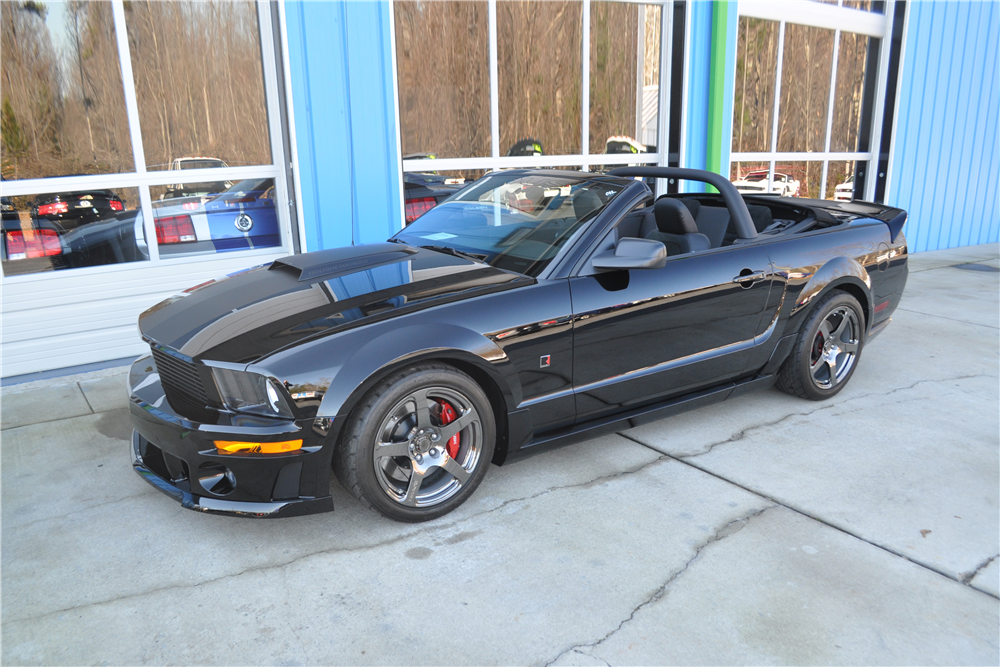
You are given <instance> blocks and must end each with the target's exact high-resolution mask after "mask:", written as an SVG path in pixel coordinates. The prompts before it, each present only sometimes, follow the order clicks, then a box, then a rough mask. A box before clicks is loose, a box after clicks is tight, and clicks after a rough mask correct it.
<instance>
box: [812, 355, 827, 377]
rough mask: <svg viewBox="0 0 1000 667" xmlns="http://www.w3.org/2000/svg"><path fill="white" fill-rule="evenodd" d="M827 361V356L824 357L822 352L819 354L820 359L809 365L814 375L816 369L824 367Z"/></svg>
mask: <svg viewBox="0 0 1000 667" xmlns="http://www.w3.org/2000/svg"><path fill="white" fill-rule="evenodd" d="M825 363H826V357H824V356H823V355H822V354H821V355H819V359H817V360H816V361H814V362H813V364H812V365H811V366H810V367H809V372H810V373H812V374H813V375H816V371H818V370H819V369H820V368H822V367H823V364H825Z"/></svg>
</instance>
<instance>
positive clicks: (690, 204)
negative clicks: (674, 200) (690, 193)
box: [680, 199, 701, 222]
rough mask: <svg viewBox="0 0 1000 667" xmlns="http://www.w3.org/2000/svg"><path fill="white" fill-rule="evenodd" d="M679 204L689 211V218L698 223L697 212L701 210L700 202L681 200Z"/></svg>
mask: <svg viewBox="0 0 1000 667" xmlns="http://www.w3.org/2000/svg"><path fill="white" fill-rule="evenodd" d="M680 201H681V202H683V203H684V205H685V206H687V208H688V210H689V211H691V217H692V218H694V219H695V222H697V221H698V211H700V210H701V202H700V201H698V200H697V199H681V200H680Z"/></svg>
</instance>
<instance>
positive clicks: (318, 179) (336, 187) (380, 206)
mask: <svg viewBox="0 0 1000 667" xmlns="http://www.w3.org/2000/svg"><path fill="white" fill-rule="evenodd" d="M285 19H286V23H287V34H288V56H289V66H290V69H291V83H292V105H293V107H294V110H295V119H294V120H295V134H296V145H297V149H298V158H299V179H300V182H301V185H302V201H301V202H300V206H301V207H302V211H303V217H304V221H305V233H306V238H305V239H304V245H305V247H306V249H307V250H320V249H324V248H335V247H338V246H343V245H351V244H352V243H353V244H358V243H373V242H378V241H384V240H385V239H386V238H388V237H389V236H390V235H391V234H393V233H394V232H395V231H396V230H397V229H399V227H400V226H401V224H402V211H401V210H400V206H401V193H400V186H399V169H400V162H399V156H398V154H397V152H396V118H395V114H396V98H395V96H394V94H393V86H392V82H393V72H392V50H391V49H392V43H391V34H392V32H391V21H392V12H391V7H390V5H389V3H387V2H344V1H329V2H286V3H285Z"/></svg>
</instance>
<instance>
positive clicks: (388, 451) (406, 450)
mask: <svg viewBox="0 0 1000 667" xmlns="http://www.w3.org/2000/svg"><path fill="white" fill-rule="evenodd" d="M409 455H410V445H409V443H406V442H380V443H379V444H378V445H376V447H375V460H378V459H383V458H385V457H387V456H391V457H393V458H395V457H397V456H409Z"/></svg>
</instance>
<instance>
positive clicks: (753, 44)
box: [730, 0, 884, 201]
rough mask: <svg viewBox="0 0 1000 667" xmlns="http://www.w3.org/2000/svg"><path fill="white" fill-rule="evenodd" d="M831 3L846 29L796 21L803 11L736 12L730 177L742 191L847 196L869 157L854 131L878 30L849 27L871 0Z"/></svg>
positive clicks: (859, 123) (859, 124)
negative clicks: (775, 15) (781, 14)
mask: <svg viewBox="0 0 1000 667" xmlns="http://www.w3.org/2000/svg"><path fill="white" fill-rule="evenodd" d="M828 4H833V5H838V8H837V10H834V11H837V12H841V13H842V14H843V16H844V17H845V18H844V21H843V24H844V26H845V27H843V28H841V29H831V28H828V27H821V26H819V25H803V24H799V23H796V21H797V20H798V21H805V20H806V19H804V18H803V17H802V14H801V12H800V13H799V14H798V15H796V14H795V13H787V14H786V15H785V16H786V17H787V19H786V20H773V19H767V18H762V17H759V16H753V15H741V16H740V18H739V22H738V34H737V57H736V76H735V81H734V87H733V92H734V95H733V97H734V104H733V127H732V144H731V151H732V152H731V155H730V157H731V162H730V180H732V181H733V182H734V183H735V184H736V186H737V188H738V189H739V190H740V191H742V192H748V193H753V192H770V193H771V194H778V195H780V196H786V197H792V196H797V197H813V198H823V199H836V200H840V201H850V200H851V199H853V198H854V178H855V170H856V169H857V167H858V165H864V164H865V163H866V162H867V161H869V160H871V159H872V157H873V156H872V154H871V153H870V152H869V151H868V150H867V146H868V145H870V142H868V141H867V139H868V138H867V137H862V136H861V131H862V126H863V123H862V121H863V114H864V113H865V110H864V96H865V88H866V77H870V76H874V74H875V73H874V72H869V71H867V68H868V63H869V62H870V61H869V57H870V55H871V52H873V51H874V53H875V54H877V53H878V48H879V39H877V38H874V37H875V36H876V35H881V34H884V29H883V31H882V32H879V31H878V30H874V31H871V32H869V33H868V34H861V33H857V32H852V31H851V30H850V28H851V20H852V17H853V18H855V19H856V18H857V16H858V13H857V11H860V12H867V13H875V12H874V11H873V10H874V9H877V8H876V7H873V4H872V3H871V2H870V1H867V0H848V1H846V2H840V3H828ZM803 7H804V8H806V9H808V3H806V4H805V5H803V6H800V10H801V9H803ZM842 10H847V12H846V13H844V12H843V11H842ZM851 10H857V11H856V12H855V13H854V14H853V15H851V14H850V11H851ZM747 11H750V12H752V11H753V9H752V8H750V9H748V10H747ZM742 12H743V9H742V8H741V13H742ZM873 33H874V34H873ZM869 113H871V111H870V110H869Z"/></svg>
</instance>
